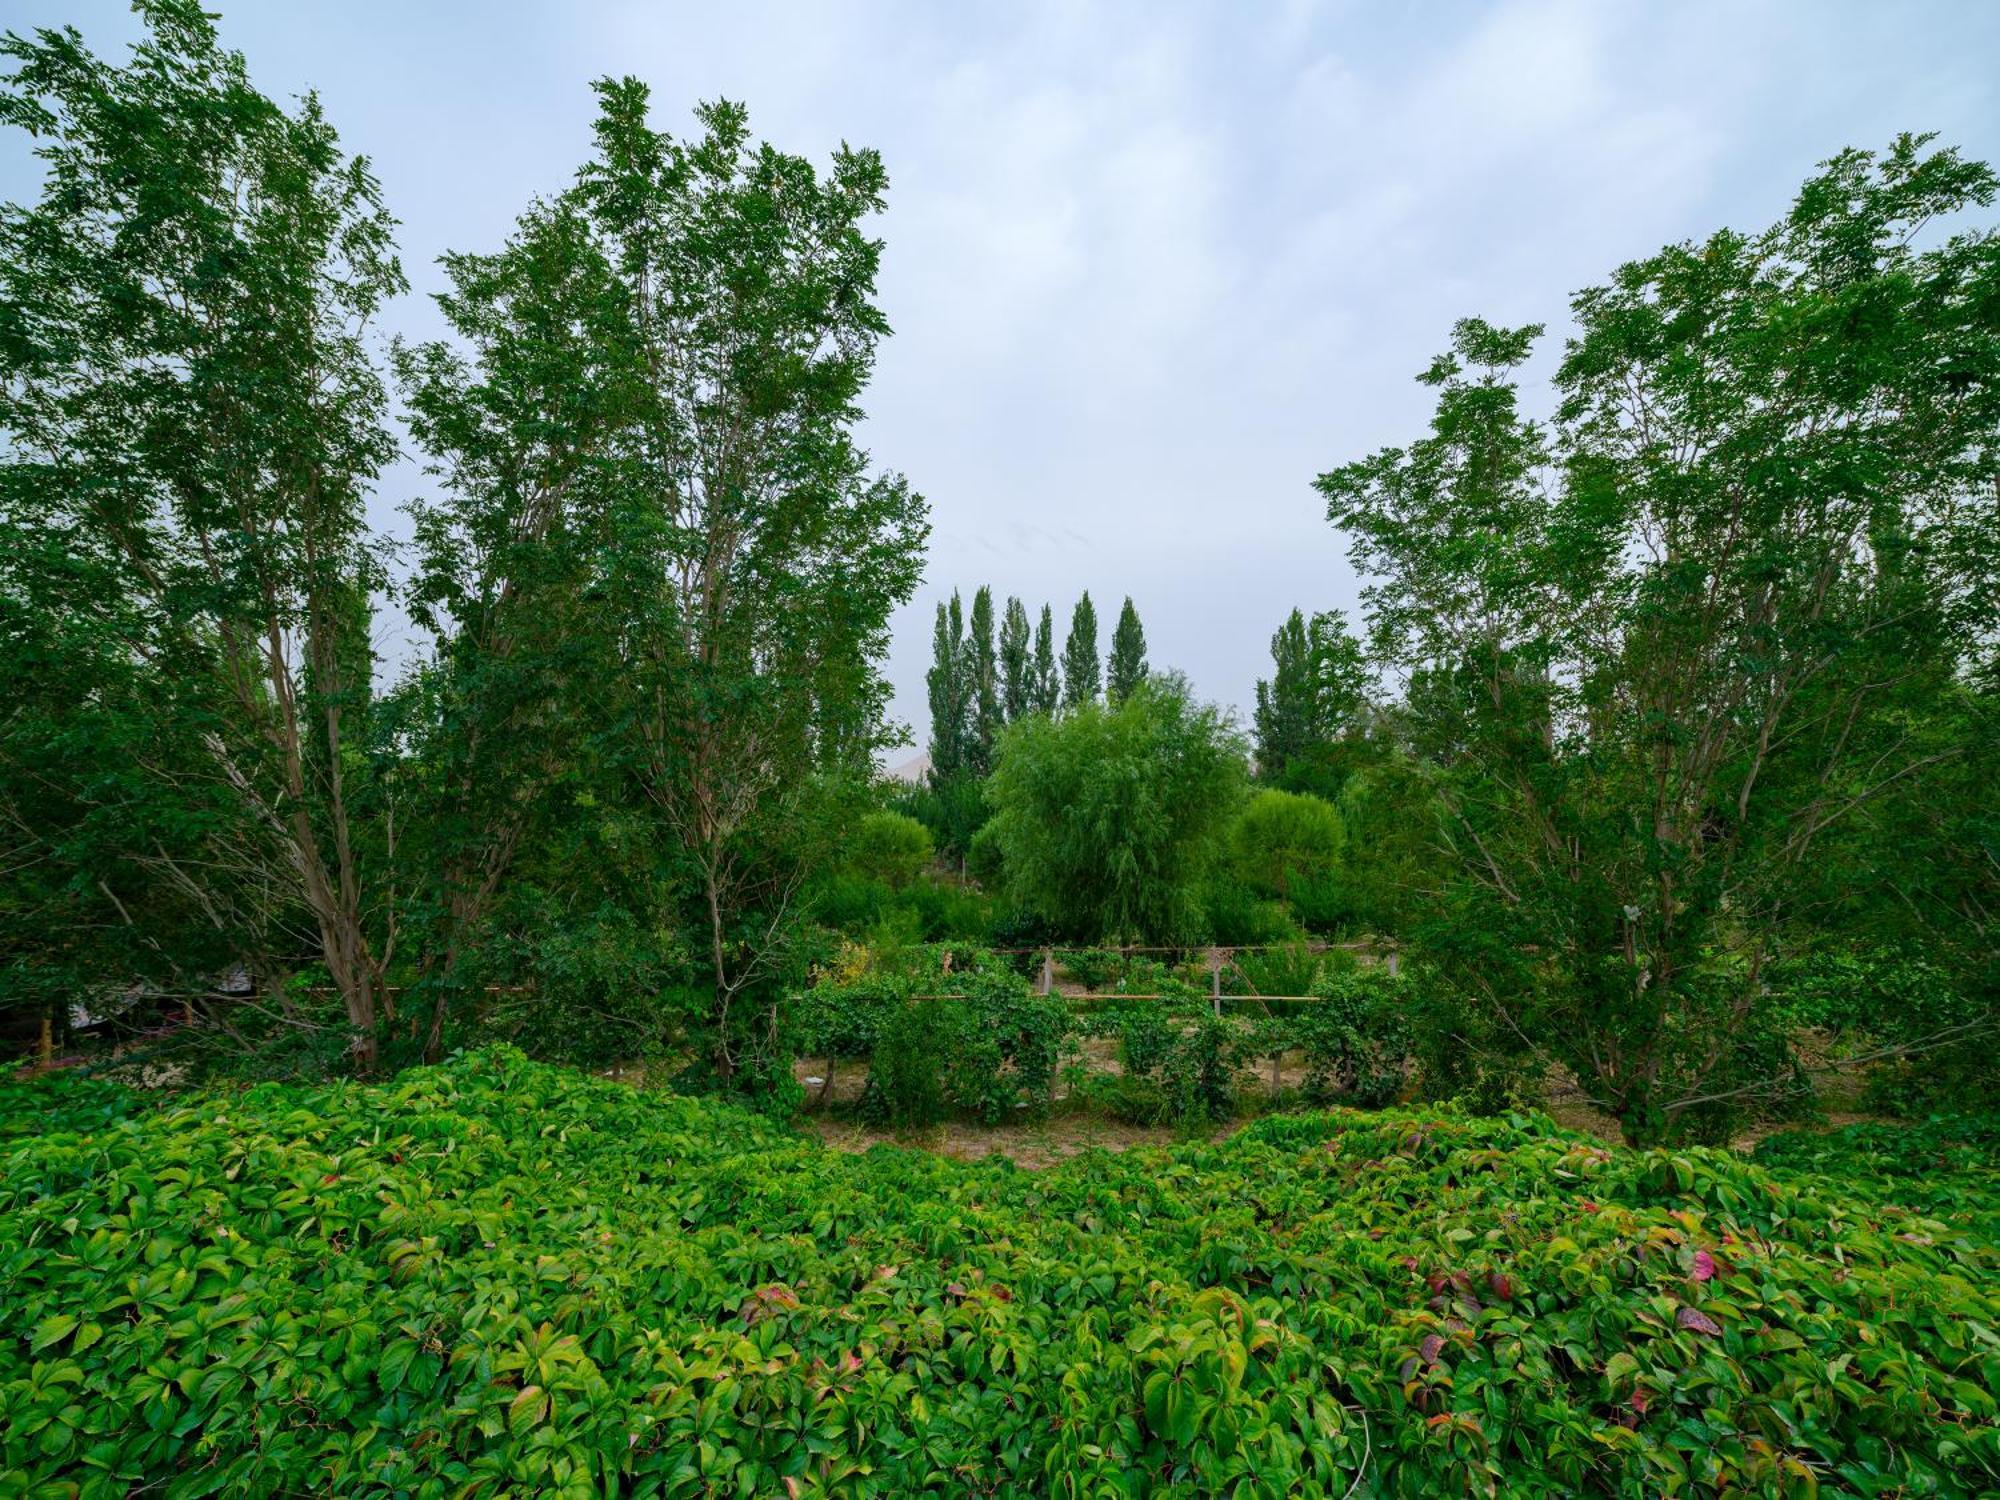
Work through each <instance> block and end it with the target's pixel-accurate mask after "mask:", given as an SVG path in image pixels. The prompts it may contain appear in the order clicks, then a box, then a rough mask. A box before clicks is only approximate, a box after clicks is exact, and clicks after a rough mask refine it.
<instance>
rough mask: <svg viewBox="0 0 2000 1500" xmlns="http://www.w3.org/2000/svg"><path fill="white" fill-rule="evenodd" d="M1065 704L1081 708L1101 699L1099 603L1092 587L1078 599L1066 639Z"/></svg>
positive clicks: (1070, 619) (1063, 661) (1068, 706)
mask: <svg viewBox="0 0 2000 1500" xmlns="http://www.w3.org/2000/svg"><path fill="white" fill-rule="evenodd" d="M1062 676H1063V707H1065V708H1078V707H1080V706H1082V705H1083V704H1085V703H1094V702H1096V701H1097V694H1098V689H1099V688H1100V687H1101V686H1102V682H1101V673H1100V671H1099V668H1098V664H1097V606H1096V605H1094V604H1092V603H1091V602H1090V590H1088V589H1085V590H1084V593H1083V597H1082V598H1081V599H1079V600H1077V601H1076V608H1075V609H1074V610H1073V611H1071V613H1070V617H1069V636H1068V638H1067V639H1065V640H1064V641H1063V656H1062Z"/></svg>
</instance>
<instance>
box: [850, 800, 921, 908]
mask: <svg viewBox="0 0 2000 1500" xmlns="http://www.w3.org/2000/svg"><path fill="white" fill-rule="evenodd" d="M930 862H931V833H930V830H929V829H928V828H926V827H924V825H923V824H922V823H919V822H918V821H917V820H916V819H915V818H913V817H910V816H909V815H908V814H907V813H899V812H872V813H869V814H867V815H866V816H864V817H862V818H861V819H860V820H859V821H858V822H856V824H855V825H854V831H853V833H852V834H850V835H849V836H848V840H847V847H846V849H845V850H844V851H843V860H842V863H843V864H844V865H845V866H846V868H847V869H848V870H849V871H850V872H851V873H853V874H856V875H859V876H861V877H862V878H863V879H866V880H879V881H881V882H882V883H883V884H884V885H886V886H888V887H889V888H890V889H891V890H900V889H901V888H902V887H904V886H906V885H908V884H909V883H910V882H911V881H912V880H915V879H916V878H917V876H918V875H920V874H922V873H923V870H924V867H925V866H926V865H928V864H929V863H930Z"/></svg>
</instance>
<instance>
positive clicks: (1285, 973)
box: [1235, 943, 1352, 995]
mask: <svg viewBox="0 0 2000 1500" xmlns="http://www.w3.org/2000/svg"><path fill="white" fill-rule="evenodd" d="M1341 956H1342V957H1343V958H1345V957H1347V955H1346V954H1342V955H1341ZM1349 962H1350V963H1351V962H1352V960H1351V959H1350V960H1349ZM1235 963H1236V971H1237V973H1238V974H1240V975H1241V976H1242V977H1243V982H1244V983H1245V984H1247V985H1248V986H1249V987H1250V993H1252V994H1253V995H1310V994H1313V993H1314V990H1313V986H1314V985H1315V984H1316V983H1317V982H1318V981H1319V977H1320V972H1321V970H1322V969H1324V968H1325V967H1326V963H1327V959H1326V955H1325V954H1322V953H1315V952H1313V950H1312V948H1311V946H1310V945H1309V944H1306V943H1281V944H1279V945H1278V946H1277V947H1275V948H1267V949H1265V950H1264V951H1263V952H1261V953H1239V954H1237V955H1236V959H1235Z"/></svg>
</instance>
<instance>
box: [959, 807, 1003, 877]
mask: <svg viewBox="0 0 2000 1500" xmlns="http://www.w3.org/2000/svg"><path fill="white" fill-rule="evenodd" d="M965 873H966V874H968V875H970V876H971V877H972V878H973V879H974V880H976V881H978V882H979V884H980V886H981V887H982V888H983V889H985V890H989V891H998V890H1004V889H1005V888H1006V885H1007V856H1006V855H1005V854H1004V853H1003V852H1002V851H1001V848H1000V837H999V835H998V834H996V833H995V832H994V831H993V825H992V823H991V822H988V823H985V824H982V825H981V826H980V829H979V832H977V833H975V834H974V835H973V836H972V842H971V844H970V845H968V846H967V848H966V851H965Z"/></svg>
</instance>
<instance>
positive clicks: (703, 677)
mask: <svg viewBox="0 0 2000 1500" xmlns="http://www.w3.org/2000/svg"><path fill="white" fill-rule="evenodd" d="M597 93H598V100H599V107H600V113H599V117H598V121H597V126H596V150H595V152H594V154H593V156H592V157H591V159H590V160H589V161H588V162H587V163H586V164H585V166H584V167H583V170H582V171H581V173H580V174H579V176H578V179H577V183H576V186H575V187H574V188H573V189H572V190H571V192H570V194H569V195H568V198H569V201H570V203H571V204H572V205H573V207H574V211H575V212H576V213H577V214H579V215H580V216H581V217H582V219H583V221H584V222H585V224H586V225H587V226H588V229H589V232H590V234H591V237H592V239H593V242H594V243H595V245H596V247H597V250H598V253H599V254H600V255H601V256H602V259H603V262H604V264H605V266H606V267H608V268H609V271H610V273H611V274H612V275H613V276H614V277H615V278H616V281H617V285H618V289H619V301H620V303H621V305H622V315H621V318H620V320H619V323H618V325H617V327H616V337H615V339H614V340H613V341H611V342H609V343H607V345H606V346H605V348H604V349H603V355H604V357H605V358H606V359H607V360H609V361H612V362H614V364H615V365H616V367H617V369H618V374H619V385H620V388H621V391H620V395H619V397H618V399H619V400H620V401H621V402H623V401H624V400H626V399H628V397H629V399H630V401H631V409H630V410H629V412H624V413H622V414H621V417H620V420H619V422H618V433H617V437H616V440H615V442H614V447H613V452H614V456H615V458H616V460H617V461H618V463H619V466H620V474H621V476H622V482H621V484H620V485H619V487H618V488H617V490H616V493H615V496H614V507H615V508H614V511H613V513H612V514H611V515H610V516H609V517H608V525H609V527H610V529H611V532H612V535H613V543H612V545H611V546H610V547H609V548H608V549H607V551H606V553H605V556H604V567H603V570H602V573H601V576H600V579H599V581H598V582H597V585H596V588H597V600H598V602H597V605H596V607H598V608H601V609H603V610H605V611H607V612H609V615H610V622H609V627H610V628H609V630H608V632H607V633H608V635H609V638H610V639H611V640H613V641H614V642H615V643H616V644H617V648H618V660H619V665H620V680H619V683H618V687H619V690H620V692H621V693H622V694H624V695H625V696H624V698H623V702H624V703H625V704H626V705H627V706H628V707H629V712H628V713H627V714H625V715H624V716H622V717H621V718H620V719H619V721H618V723H617V730H616V733H615V735H614V736H613V737H612V739H611V742H610V743H609V744H608V745H607V746H606V753H608V754H613V755H615V756H617V757H618V759H619V763H620V764H621V765H622V766H623V767H624V768H625V770H626V772H627V774H628V775H629V776H630V777H631V779H632V783H633V785H634V786H635V788H636V790H637V791H638V794H639V795H640V796H641V797H643V798H644V799H645V800H646V801H647V802H648V803H650V804H651V805H652V807H653V808H654V809H656V811H657V813H658V815H659V816H660V818H661V819H662V821H663V823H664V826H665V828H666V830H667V832H668V834H669V836H670V837H671V838H672V840H673V841H674V844H675V847H676V848H677V849H678V851H679V854H680V856H681V857H682V858H683V859H685V860H686V862H687V863H688V865H689V867H690V869H691V871H692V878H691V880H690V882H689V885H690V890H691V899H690V901H689V902H688V903H687V906H686V907H684V908H682V909H681V910H679V911H677V912H675V913H672V914H671V915H672V916H674V917H675V918H677V919H684V920H687V921H688V922H689V925H690V926H691V927H692V929H693V930H694V931H695V932H697V933H699V934H700V940H699V946H700V949H701V951H703V952H704V953H705V954H706V965H705V967H706V969H707V975H708V978H707V986H706V987H707V989H708V994H709V998H708V1001H707V1004H706V1006H705V1013H704V1014H703V1015H702V1016H701V1017H700V1018H699V1020H700V1022H701V1025H702V1029H703V1038H704V1042H705V1045H706V1046H707V1048H708V1051H709V1056H710V1058H711V1060H712V1061H713V1063H714V1065H715V1067H716V1069H717V1070H718V1072H719V1073H720V1074H721V1075H722V1076H723V1077H724V1078H725V1079H735V1078H737V1077H738V1075H739V1074H741V1073H742V1072H743V1071H744V1069H745V1068H746V1067H747V1068H749V1069H750V1070H751V1071H752V1073H753V1075H755V1076H756V1077H759V1078H763V1077H765V1076H766V1075H767V1074H768V1073H769V1072H770V1070H771V1069H772V1068H773V1067H774V1066H775V1064H776V1062H777V1060H778V1046H779V1041H780V1038H779V1036H778V1028H777V1026H776V1011H775V1007H776V1005H777V1003H778V995H777V990H776V988H775V965H776V963H777V961H778V959H779V957H780V955H781V953H782V949H783V939H784V936H785V933H786V930H787V927H788V924H789V922H790V919H791V917H792V914H793V901H794V897H795V896H796V894H797V891H798V889H799V885H800V882H801V880H802V877H803V874H804V871H805V868H806V865H807V863H808V861H809V860H810V859H811V858H813V857H814V855H815V844H814V839H815V837H816V834H815V828H816V821H815V812H816V803H815V799H816V797H817V796H818V795H819V793H820V791H821V789H822V787H823V786H824V785H825V780H826V778H827V776H828V775H830V774H831V775H835V776H842V777H847V778H860V777H863V776H865V775H866V774H867V772H868V764H869V761H870V760H871V759H872V756H873V753H874V750H875V748H876V747H877V746H878V745H880V744H882V743H885V742H886V730H885V726H884V724H883V722H882V718H881V712H880V710H881V705H882V703H883V701H884V689H883V686H882V683H881V678H880V662H881V658H882V656H883V654H884V652H885V651H886V649H887V631H888V617H889V613H890V611H891V610H892V609H893V608H894V607H895V606H896V604H898V603H899V602H901V601H903V600H905V599H907V598H908V597H909V595H910V593H911V592H912V591H913V590H914V588H915V586H916V582H917V578H918V574H919V571H920V568H921V561H922V553H923V546H924V542H925V539H926V537H927V535H928V524H927V521H926V519H925V508H924V505H923V502H922V501H921V500H920V499H919V498H918V497H917V496H915V495H914V494H912V493H911V492H910V490H909V488H908V486H907V485H906V484H905V483H904V482H903V481H902V479H901V478H900V477H898V476H894V475H888V476H877V475H874V474H871V472H870V468H869V462H868V456H867V454H866V453H865V452H863V451H862V450H861V449H860V448H859V447H858V445H857V444H856V443H855V441H854V429H855V425H856V423H857V422H858V421H859V419H860V407H859V405H858V401H859V396H860V393H861V390H862V388H863V386H864V385H865V383H866V381H867V379H868V376H869V373H870V371H871V369H872V368H873V364H874V356H875V348H876V344H877V342H878V341H879V340H880V338H881V337H882V336H883V334H884V333H886V331H887V324H886V322H885V321H884V319H883V317H882V313H881V310H880V308H879V307H878V306H877V305H876V303H875V300H874V292H875V277H876V273H877V269H878V266H879V263H880V258H881V248H882V247H881V242H880V241H879V240H876V239H874V238H873V237H871V236H870V234H869V233H868V231H867V227H866V226H867V223H868V220H869V218H870V217H871V216H872V215H873V214H874V213H876V212H878V211H879V210H880V208H881V207H882V203H883V192H884V190H885V184H886V179H885V176H884V173H883V170H882V163H881V159H880V157H879V156H877V154H876V153H875V152H873V151H866V150H855V149H850V148H846V147H843V148H842V149H841V150H839V151H838V152H836V153H835V155H834V157H833V160H832V162H831V164H830V167H829V169H828V170H827V171H826V172H825V174H824V175H822V174H821V173H820V172H819V171H817V170H815V168H814V167H813V166H812V165H811V163H809V162H807V161H806V160H804V159H803V158H801V157H797V156H792V155H788V154H786V153H784V152H781V151H779V150H777V149H776V148H775V147H772V146H770V145H768V144H759V143H755V142H753V141H752V140H751V137H750V133H749V124H748V119H747V116H746V114H745V112H744V110H743V109H742V107H741V106H740V105H736V104H731V103H726V102H723V103H715V104H709V105H704V106H702V107H701V108H700V109H699V110H697V112H696V118H697V121H698V124H699V126H700V131H699V134H698V135H696V136H695V137H693V138H691V139H689V140H685V141H682V140H677V139H675V138H674V137H672V136H670V135H668V134H666V133H664V132H661V131H657V130H655V129H653V128H652V126H651V124H650V123H649V121H648V118H647V115H648V92H647V89H646V87H645V85H644V84H642V83H640V82H639V81H638V80H636V79H629V78H628V79H623V80H618V81H609V80H607V81H605V82H601V83H600V84H598V86H597Z"/></svg>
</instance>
